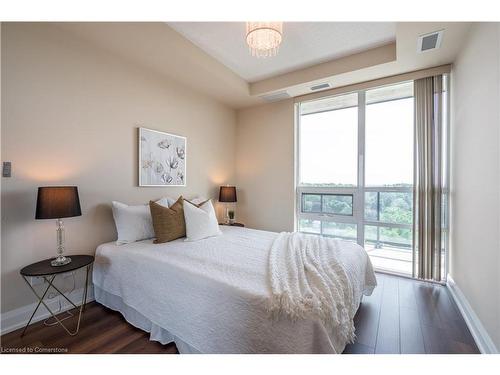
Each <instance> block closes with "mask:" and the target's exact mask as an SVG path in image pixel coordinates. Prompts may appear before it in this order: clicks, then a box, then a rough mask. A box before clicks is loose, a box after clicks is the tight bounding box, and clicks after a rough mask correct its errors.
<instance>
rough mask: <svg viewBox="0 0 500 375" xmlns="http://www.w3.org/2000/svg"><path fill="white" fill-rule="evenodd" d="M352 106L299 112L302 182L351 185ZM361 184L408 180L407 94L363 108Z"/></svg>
mask: <svg viewBox="0 0 500 375" xmlns="http://www.w3.org/2000/svg"><path fill="white" fill-rule="evenodd" d="M357 111H358V109H357V107H354V108H346V109H341V110H336V111H330V112H323V113H317V114H311V115H306V116H301V124H300V146H299V147H300V180H301V182H302V183H317V184H322V183H323V184H324V183H337V184H351V185H357V162H358V161H357V158H358V149H357V147H358V142H357V137H358V112H357ZM365 178H366V186H383V185H391V184H399V183H406V184H412V183H413V98H409V99H401V100H395V101H389V102H383V103H377V104H371V105H368V106H367V107H366V139H365Z"/></svg>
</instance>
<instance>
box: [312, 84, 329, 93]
mask: <svg viewBox="0 0 500 375" xmlns="http://www.w3.org/2000/svg"><path fill="white" fill-rule="evenodd" d="M329 88H330V84H329V83H320V84H319V85H316V86H311V91H316V90H324V89H329Z"/></svg>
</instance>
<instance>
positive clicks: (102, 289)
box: [93, 226, 375, 353]
mask: <svg viewBox="0 0 500 375" xmlns="http://www.w3.org/2000/svg"><path fill="white" fill-rule="evenodd" d="M220 229H221V231H222V232H223V234H222V235H220V236H217V237H212V238H208V239H204V240H200V241H194V242H188V241H184V239H179V240H176V241H172V242H169V243H165V244H153V241H152V240H146V241H139V242H135V243H131V244H126V245H116V244H115V243H114V242H113V243H106V244H103V245H100V246H99V247H98V248H97V250H96V259H95V263H94V271H93V283H94V287H95V295H96V300H97V301H98V302H100V303H102V304H103V305H106V306H108V307H110V308H112V309H115V310H118V311H120V312H122V314H123V315H124V316H125V318H126V319H127V320H128V321H129V322H130V323H132V324H134V325H136V326H138V327H139V328H141V329H144V330H146V331H148V332H151V339H153V340H157V341H160V342H162V343H164V344H166V343H167V342H171V341H174V342H176V344H177V347H178V349H179V351H180V352H181V353H182V352H196V353H341V352H342V351H343V350H344V347H345V345H346V343H345V342H342V340H339V339H338V337H337V336H336V335H335V332H334V331H332V330H329V329H327V328H326V327H325V326H324V325H323V324H322V323H321V322H320V321H318V320H314V319H309V320H308V319H301V320H296V321H291V320H289V319H287V318H285V317H283V318H279V319H271V318H270V316H269V313H268V311H267V306H266V302H267V301H268V298H269V296H270V285H269V276H268V255H269V250H270V247H271V244H272V242H273V241H274V239H275V238H276V236H277V233H274V232H267V231H259V230H253V229H247V228H240V227H230V226H221V227H220ZM342 246H343V248H345V251H342V263H343V264H344V265H345V268H346V270H347V271H348V276H349V278H350V280H351V282H352V283H353V284H356V286H357V288H358V290H360V291H362V293H364V294H370V293H371V291H372V290H373V287H374V285H375V282H374V277H373V271H372V269H371V265H369V264H365V263H363V262H360V259H364V258H367V257H364V258H360V257H359V256H358V255H359V251H364V250H363V249H362V248H361V247H359V246H358V245H356V244H353V243H348V242H345V243H344V244H343V245H342ZM368 262H369V260H368ZM360 298H361V296H359V299H360Z"/></svg>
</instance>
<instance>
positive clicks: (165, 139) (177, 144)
mask: <svg viewBox="0 0 500 375" xmlns="http://www.w3.org/2000/svg"><path fill="white" fill-rule="evenodd" d="M186 147H187V139H186V137H182V136H180V135H175V134H170V133H165V132H160V131H157V130H152V129H146V128H139V186H186V154H187V150H186Z"/></svg>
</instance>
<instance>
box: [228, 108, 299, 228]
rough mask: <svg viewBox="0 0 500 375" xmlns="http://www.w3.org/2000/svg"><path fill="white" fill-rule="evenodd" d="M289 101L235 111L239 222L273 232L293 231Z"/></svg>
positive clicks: (292, 156) (291, 112) (292, 151)
mask: <svg viewBox="0 0 500 375" xmlns="http://www.w3.org/2000/svg"><path fill="white" fill-rule="evenodd" d="M293 106H294V104H293V100H291V99H289V100H285V101H280V102H276V103H270V104H265V105H261V106H257V107H252V108H249V109H243V110H240V111H238V116H237V124H238V125H237V129H236V170H237V186H238V188H239V191H238V194H239V195H238V206H237V211H236V216H237V219H238V221H242V222H244V223H246V225H247V226H249V227H252V228H257V229H264V230H271V231H277V232H279V231H293V229H294V207H295V205H294V202H295V192H294V168H295V167H294V111H293Z"/></svg>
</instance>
